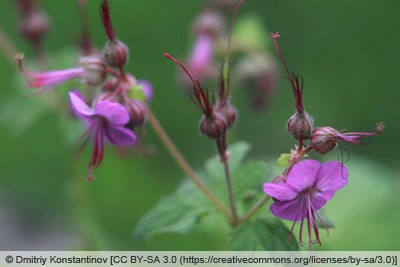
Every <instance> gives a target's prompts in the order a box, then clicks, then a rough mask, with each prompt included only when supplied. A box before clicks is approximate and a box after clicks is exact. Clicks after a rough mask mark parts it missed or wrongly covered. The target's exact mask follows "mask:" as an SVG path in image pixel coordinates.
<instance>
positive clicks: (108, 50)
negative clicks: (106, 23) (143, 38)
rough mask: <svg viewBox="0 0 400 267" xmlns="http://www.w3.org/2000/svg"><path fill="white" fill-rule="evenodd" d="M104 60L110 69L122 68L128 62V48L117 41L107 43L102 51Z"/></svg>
mask: <svg viewBox="0 0 400 267" xmlns="http://www.w3.org/2000/svg"><path fill="white" fill-rule="evenodd" d="M103 54H104V59H105V60H106V62H107V64H108V65H109V66H111V67H115V68H120V67H123V66H124V65H125V64H126V63H127V62H128V60H129V49H128V47H127V46H126V45H125V44H124V43H123V42H121V41H120V40H118V39H115V40H113V41H108V42H107V44H106V46H105V47H104V49H103Z"/></svg>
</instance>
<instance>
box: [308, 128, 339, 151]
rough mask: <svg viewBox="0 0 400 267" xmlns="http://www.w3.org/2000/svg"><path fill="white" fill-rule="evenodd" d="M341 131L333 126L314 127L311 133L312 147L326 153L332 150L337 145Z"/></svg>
mask: <svg viewBox="0 0 400 267" xmlns="http://www.w3.org/2000/svg"><path fill="white" fill-rule="evenodd" d="M338 134H339V132H338V131H337V130H335V129H333V128H331V127H318V128H315V129H313V131H312V135H311V144H310V146H311V147H312V149H314V150H315V151H317V152H318V153H320V154H322V155H323V154H326V153H328V152H329V151H332V150H333V149H334V148H335V147H336V145H337V143H338V142H337V138H335V136H337V135H338Z"/></svg>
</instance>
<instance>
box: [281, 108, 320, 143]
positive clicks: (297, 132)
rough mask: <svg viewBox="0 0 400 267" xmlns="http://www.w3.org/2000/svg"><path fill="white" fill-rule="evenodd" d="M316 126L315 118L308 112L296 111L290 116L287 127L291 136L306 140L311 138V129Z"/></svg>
mask: <svg viewBox="0 0 400 267" xmlns="http://www.w3.org/2000/svg"><path fill="white" fill-rule="evenodd" d="M313 127H314V120H313V118H312V117H311V116H310V115H308V113H307V112H305V111H304V112H302V113H298V112H296V113H295V114H293V116H292V117H290V119H289V121H288V123H287V129H288V131H289V133H290V135H291V136H293V137H294V138H295V139H297V140H300V139H301V140H306V139H308V138H310V136H311V131H312V129H313Z"/></svg>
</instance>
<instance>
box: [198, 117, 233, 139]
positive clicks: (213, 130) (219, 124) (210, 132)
mask: <svg viewBox="0 0 400 267" xmlns="http://www.w3.org/2000/svg"><path fill="white" fill-rule="evenodd" d="M227 128H228V126H227V123H226V121H225V119H224V117H223V116H222V115H221V114H220V113H217V112H213V114H212V115H211V116H204V117H203V118H202V119H201V121H200V131H201V133H202V134H204V135H205V136H207V137H209V138H213V139H217V138H219V137H221V136H223V135H224V134H225V132H226V129H227Z"/></svg>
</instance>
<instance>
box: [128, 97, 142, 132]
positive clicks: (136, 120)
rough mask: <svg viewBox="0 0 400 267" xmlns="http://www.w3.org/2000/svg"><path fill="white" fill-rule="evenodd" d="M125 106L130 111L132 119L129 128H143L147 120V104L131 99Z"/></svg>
mask: <svg viewBox="0 0 400 267" xmlns="http://www.w3.org/2000/svg"><path fill="white" fill-rule="evenodd" d="M124 106H125V107H126V109H127V110H128V113H129V117H130V120H129V122H128V125H127V126H128V127H129V128H131V129H133V128H136V127H141V126H143V124H144V122H145V121H146V118H147V106H146V104H145V103H144V102H142V101H139V100H137V99H130V100H129V101H126V102H125V103H124Z"/></svg>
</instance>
